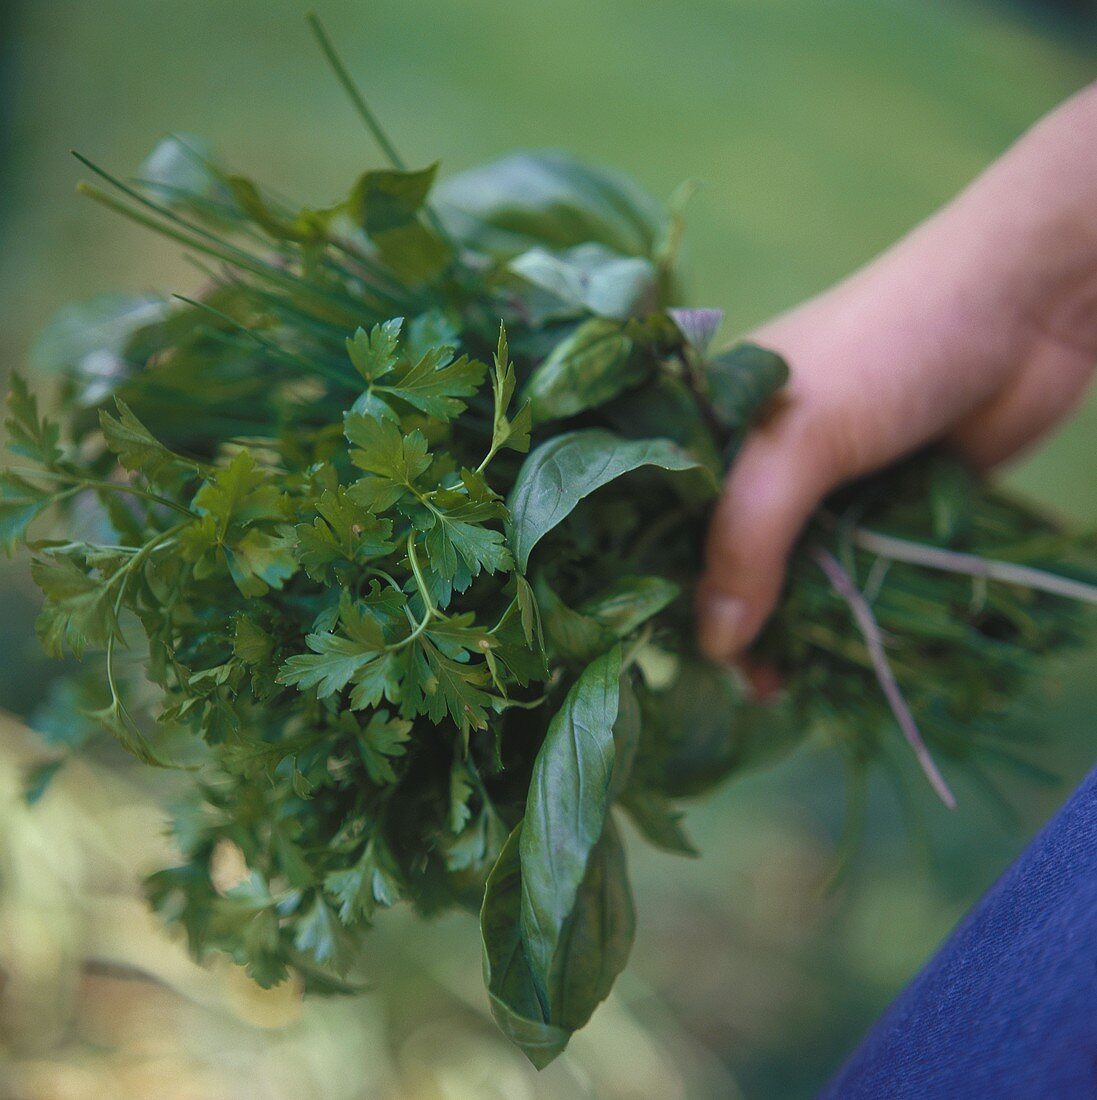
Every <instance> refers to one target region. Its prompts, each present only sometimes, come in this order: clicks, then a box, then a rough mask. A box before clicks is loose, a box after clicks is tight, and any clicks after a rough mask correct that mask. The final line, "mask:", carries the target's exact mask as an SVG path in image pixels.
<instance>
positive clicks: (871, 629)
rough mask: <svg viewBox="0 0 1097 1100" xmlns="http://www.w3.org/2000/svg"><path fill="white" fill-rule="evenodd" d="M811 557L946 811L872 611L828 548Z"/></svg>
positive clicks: (942, 785)
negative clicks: (844, 608) (847, 615)
mask: <svg viewBox="0 0 1097 1100" xmlns="http://www.w3.org/2000/svg"><path fill="white" fill-rule="evenodd" d="M812 556H813V557H814V559H815V562H816V564H817V565H818V566H819V568H820V569H822V571H823V572H824V573H825V574H826V578H827V580H828V581H830V584H831V587H832V588H833V589H834V591H835V592H837V594H838V595H839V596H841V597H842V599H843V600H845V601H846V603H847V604H848V605H849V609H850V612H851V614H852V615H853V621H854V622H855V623H856V625H857V629H858V630H859V631H860V632H861V636H862V638H864V641H865V647H866V648H867V649H868V654H869V657H870V659H871V660H872V668H873V671H874V672H875V673H876V679H877V680H878V681H879V683H880V688H881V690H882V691H883V693H884V697H885V698H886V699H887V701H888V706H890V707H891V710H892V713H893V714H894V715H895V720H896V721H897V722H898V723H899V728H900V729H901V730H902V731H903V736H904V737H906V739H907V743H908V744H909V745H910V747H911V749H913V751H914V755H915V757H916V758H917V760H918V763H919V764H920V765H921V768H922V771H923V772H925V775H926V778H927V779H928V780H929V782H930V785H931V786H932V787H933V789H934V790H935V791H936V792H937V794H938V796H939V797H940V799H941V801H942V802H943V803H944V804H945V805H946V806H947V807H948V808H949V809H950V810H954V809H956V798H955V796H954V795H953V793H952V791H951V790H950V789H949V786H948V784H947V783H946V782H945V779H944V776H942V775H941V772H940V771H939V770H938V768H937V765H936V763H934V760H933V757H932V756H930V753H929V749H927V748H926V743H925V741H923V740H922V735H921V733H920V732H919V730H918V724H917V722H915V720H914V715H913V714H911V713H910V707H908V706H907V702H906V700H905V699H904V698H903V693H902V691H901V690H900V688H899V683H898V681H897V680H896V679H895V673H894V672H892V670H891V665H890V664H889V662H888V659H887V654H886V653H885V651H884V640H883V635H882V634H881V632H880V626H879V624H878V623H877V622H876V616H875V615H873V613H872V608H870V607H869V605H868V603H867V602H866V600H865V598H864V596H862V595H861V592H860V590H859V589H858V588H857V586H856V585H855V584H854V583H853V578H852V577H851V576H850V575H849V574H848V573H847V572H846V570H845V569H844V568H843V567H842V565H841V564H840V563H839V561H838V559H837V558H836V557H835V556H834V555H833V554H832V553H831V552H830V551H829V550H825V549H824V548H823V547H821V546H820V547H816V548H815V550H814V551H813V552H812Z"/></svg>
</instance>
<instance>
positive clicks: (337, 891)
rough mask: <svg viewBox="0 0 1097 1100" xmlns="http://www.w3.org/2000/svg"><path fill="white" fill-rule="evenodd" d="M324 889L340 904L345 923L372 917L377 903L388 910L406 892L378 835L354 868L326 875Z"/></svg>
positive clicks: (342, 919) (354, 922) (341, 918)
mask: <svg viewBox="0 0 1097 1100" xmlns="http://www.w3.org/2000/svg"><path fill="white" fill-rule="evenodd" d="M324 889H325V890H327V892H328V893H329V894H331V896H332V897H333V898H334V899H335V901H336V902H337V903H338V905H339V919H340V920H341V921H342V922H343V924H356V923H358V922H359V921H363V920H364V921H368V920H371V919H372V917H373V914H374V912H375V911H376V910H377V907H378V906H381V907H382V908H386V909H387V908H389V907H390V906H392V905H395V904H396V902H397V901H399V900H400V898H401V896H402V895H403V886H402V885H401V882H400V878H399V874H398V872H397V869H396V864H395V861H394V860H393V858H392V854H391V853H390V852H389V850H388V848H387V847H386V846H385V845H384V843H383V842H382V841H381V840H380V839H379V838H378V837H376V836H374V837H373V838H371V839H370V841H369V843H368V844H367V845H366V848H365V851H363V853H362V856H361V858H360V859H359V860H358V862H357V863H355V864H354V865H353V866H352V867H349V868H347V869H346V870H344V871H332V872H330V873H329V874H328V875H327V877H326V878H325V879H324Z"/></svg>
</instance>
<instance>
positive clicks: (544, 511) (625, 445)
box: [507, 428, 715, 571]
mask: <svg viewBox="0 0 1097 1100" xmlns="http://www.w3.org/2000/svg"><path fill="white" fill-rule="evenodd" d="M642 466H655V467H658V468H659V469H663V470H672V471H681V470H699V471H702V472H703V473H704V474H705V476H706V479H707V480H708V481H709V484H710V485H711V488H712V490H713V492H715V482H714V481H712V480H711V474H710V473H709V472H707V471H706V470H705V468H704V467H703V466H702V465H701V463H699V462H698V461H697V460H696V459H695V458H693V457H692V456H691V455H689V454H688V453H687V452H685V451H683V450H682V449H681V448H680V447H678V446H676V445H675V444H673V443H671V442H670V441H669V440H666V439H622V438H621V437H620V436H616V435H614V434H613V433H612V432H607V431H605V430H603V429H601V428H583V429H580V430H579V431H575V432H566V433H565V434H564V435H558V436H556V437H555V438H553V439H550V440H548V441H547V442H546V443H542V444H541V446H539V447H537V448H536V449H535V450H533V451H532V452H531V453H530V455H529V457H528V458H527V459H526V461H525V462H524V463H523V464H522V469H521V470H520V471H519V473H518V478H517V480H516V481H515V484H514V488H513V489H512V490H511V493H510V497H509V498H508V501H507V507H508V509H509V510H510V514H511V535H510V545H511V549H512V550H513V552H514V557H515V560H516V561H517V563H518V568H519V569H521V570H523V571H524V570H525V568H526V565H527V564H528V562H529V555H530V552H531V551H532V550H533V548H534V546H536V545H537V543H538V542H539V541H540V540H541V539H542V538H543V537H544V536H545V535H547V534H548V532H549V531H551V530H552V529H553V528H554V527H555V526H556V525H557V524H558V523H560V522H561V521H562V520H563V519H565V518H566V517H567V516H568V515H569V514H570V513H571V511H572V510H573V509H574V508H575V506H576V505H577V504H578V503H579V501H580V500H582V499H583V498H584V497H586V496H589V495H590V494H591V493H593V492H594V491H595V490H596V489H599V488H601V487H602V486H603V485H606V484H607V483H609V482H610V481H613V480H614V479H615V478H618V477H621V476H622V475H623V474H627V473H630V472H631V471H632V470H637V469H639V468H640V467H642Z"/></svg>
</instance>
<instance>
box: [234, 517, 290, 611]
mask: <svg viewBox="0 0 1097 1100" xmlns="http://www.w3.org/2000/svg"><path fill="white" fill-rule="evenodd" d="M225 557H226V559H227V560H228V566H229V573H230V574H231V575H232V579H233V580H234V581H235V582H236V587H237V588H239V589H240V592H241V594H242V595H244V596H247V597H248V598H249V599H254V598H257V597H260V596H265V595H266V594H267V592H269V591H270V589H272V588H281V587H282V585H284V584H285V583H286V581H287V580H289V578H290V577H292V576H293V574H294V573H296V572H297V558H296V556H295V555H294V541H293V539H291V538H289V537H288V536H287V535H275V534H270V533H269V532H267V531H260V530H257V529H255V528H252V529H251V530H249V531H248V532H247V533H246V534H245V535H244V536H243V537H242V538H240V539H239V540H237V541H236V542H235V544H234V545H232V546H231V547H230V546H226V547H225Z"/></svg>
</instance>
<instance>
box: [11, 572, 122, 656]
mask: <svg viewBox="0 0 1097 1100" xmlns="http://www.w3.org/2000/svg"><path fill="white" fill-rule="evenodd" d="M31 576H32V577H33V579H34V583H35V584H36V585H38V587H39V588H40V589H41V590H42V591H43V592H44V593H45V595H46V602H45V604H44V606H43V607H42V611H41V614H40V615H39V616H38V622H37V623H36V630H37V632H38V638H39V641H41V643H42V646H43V648H44V649H45V650H46V652H47V653H49V654H50V655H51V656H53V657H60V656H61V655H62V653H63V652H64V651H65V649H66V647H67V648H68V649H69V650H71V651H72V653H73V654H74V655H75V656H77V657H82V656H83V655H84V651H85V650H87V649H102V648H103V647H104V646H105V645H106V644H107V640H108V639H109V638H110V637H112V636H114V637H118V633H119V632H118V619H117V617H116V615H115V612H114V588H113V586H112V584H111V583H110V579H109V578H105V577H101V576H93V575H92V574H91V572H90V571H89V570H88V569H87V568H86V567H83V568H82V567H81V566H80V565H78V564H77V562H76V561H75V560H74V559H73V558H72V557H70V556H68V555H63V554H48V555H46V556H44V557H40V558H35V560H34V561H33V562H31Z"/></svg>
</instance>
